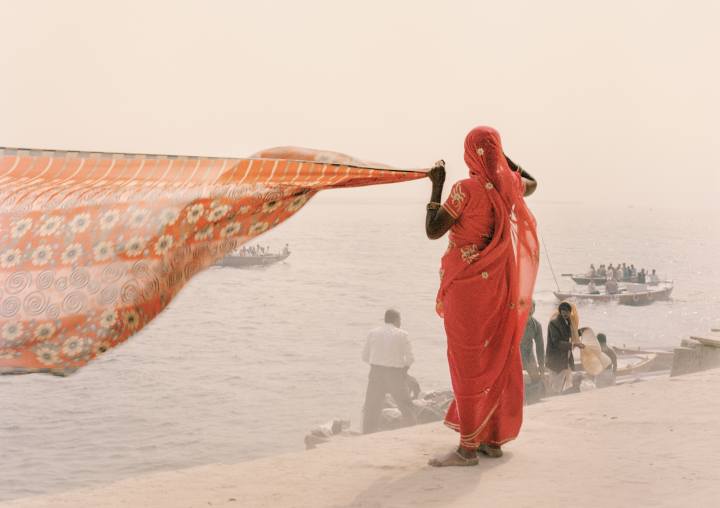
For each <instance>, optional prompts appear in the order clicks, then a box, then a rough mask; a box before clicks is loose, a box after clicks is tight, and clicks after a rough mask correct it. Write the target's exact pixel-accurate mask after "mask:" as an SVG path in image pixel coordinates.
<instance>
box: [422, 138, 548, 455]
mask: <svg viewBox="0 0 720 508" xmlns="http://www.w3.org/2000/svg"><path fill="white" fill-rule="evenodd" d="M465 162H466V164H467V165H468V168H469V170H470V175H469V178H467V179H464V180H460V181H459V182H457V183H455V185H453V187H452V190H451V191H450V195H449V197H448V198H447V200H446V201H445V203H444V204H442V205H441V204H440V199H441V196H442V189H443V184H444V182H445V164H444V162H442V161H439V162H438V163H436V165H435V167H433V169H432V170H431V171H430V173H429V174H428V176H429V178H430V180H431V181H432V193H431V197H430V202H429V203H428V205H427V207H426V209H427V212H426V218H425V232H426V234H427V236H428V238H430V239H438V238H441V237H442V236H443V235H445V233H447V232H448V231H449V232H450V235H449V236H450V238H449V244H448V248H447V250H446V251H445V254H444V255H443V257H442V261H441V269H440V289H439V291H438V295H437V298H436V311H437V313H438V315H440V316H441V317H442V318H443V320H444V324H445V332H446V335H447V356H448V363H449V365H450V378H451V380H452V387H453V393H454V400H453V402H452V403H451V405H450V407H449V408H448V411H447V414H446V416H445V424H446V425H447V426H448V427H450V428H451V429H453V430H455V431H457V432H458V433H459V434H460V444H459V446H458V448H457V449H456V450H454V451H452V452H450V453H449V454H447V455H444V456H441V457H437V458H433V459H431V460H430V461H429V464H430V465H432V466H436V467H440V466H472V465H476V464H477V463H478V455H477V452H478V451H480V452H482V453H484V454H486V455H488V456H492V457H500V456H501V455H502V449H501V445H502V444H504V443H506V442H508V441H510V440H512V439H514V438H515V437H517V435H518V433H519V432H520V426H521V424H522V408H523V375H522V359H521V357H520V340H521V338H522V334H523V332H524V330H525V323H526V321H527V316H528V313H529V311H530V305H531V301H532V291H533V287H534V285H535V277H536V275H537V266H538V262H539V250H538V240H537V233H536V226H535V218H534V217H533V215H532V213H531V212H530V210H529V209H528V208H527V205H526V204H525V200H524V196H527V195H530V194H532V192H533V191H534V190H535V188H536V186H537V183H536V181H535V179H534V178H533V177H532V176H530V175H529V174H528V173H527V172H525V171H524V170H523V169H522V168H521V167H520V166H518V165H517V164H515V163H514V162H513V161H511V160H510V159H509V158H508V157H506V156H505V154H504V152H503V149H502V143H501V141H500V135H499V134H498V132H497V131H496V130H495V129H493V128H490V127H477V128H475V129H473V130H472V131H470V133H469V134H468V135H467V137H466V138H465ZM515 239H516V240H517V241H516V242H514V241H513V240H515Z"/></svg>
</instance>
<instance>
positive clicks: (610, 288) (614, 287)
mask: <svg viewBox="0 0 720 508" xmlns="http://www.w3.org/2000/svg"><path fill="white" fill-rule="evenodd" d="M605 292H606V293H607V294H609V295H616V294H618V293H619V292H620V286H618V283H617V281H616V280H615V279H608V281H607V282H606V283H605Z"/></svg>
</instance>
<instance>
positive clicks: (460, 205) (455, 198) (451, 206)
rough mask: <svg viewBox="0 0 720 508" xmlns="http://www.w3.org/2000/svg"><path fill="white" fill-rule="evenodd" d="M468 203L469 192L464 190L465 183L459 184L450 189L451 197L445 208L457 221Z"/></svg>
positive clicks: (446, 201)
mask: <svg viewBox="0 0 720 508" xmlns="http://www.w3.org/2000/svg"><path fill="white" fill-rule="evenodd" d="M466 203H467V191H466V190H465V189H463V182H457V183H455V185H453V186H452V189H450V195H449V196H448V198H447V199H446V200H445V203H443V208H444V209H445V210H446V211H447V212H448V213H449V214H450V215H452V216H453V217H454V218H455V219H457V218H458V217H460V215H461V214H462V211H463V209H464V208H465V205H466Z"/></svg>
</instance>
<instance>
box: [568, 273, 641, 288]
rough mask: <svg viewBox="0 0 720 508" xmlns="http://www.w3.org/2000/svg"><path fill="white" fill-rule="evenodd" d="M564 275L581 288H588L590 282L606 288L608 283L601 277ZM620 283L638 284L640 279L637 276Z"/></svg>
mask: <svg viewBox="0 0 720 508" xmlns="http://www.w3.org/2000/svg"><path fill="white" fill-rule="evenodd" d="M562 275H563V277H570V278H571V279H572V280H573V282H574V283H575V284H577V285H579V286H587V285H588V284H590V281H592V282H593V284H595V285H596V286H604V285H605V282H606V281H607V279H606V278H605V277H604V276H600V275H593V276H590V275H583V274H573V273H564V274H562ZM618 282H621V283H622V282H630V283H637V282H638V278H637V276H635V277H630V278H629V279H622V280H619V281H618Z"/></svg>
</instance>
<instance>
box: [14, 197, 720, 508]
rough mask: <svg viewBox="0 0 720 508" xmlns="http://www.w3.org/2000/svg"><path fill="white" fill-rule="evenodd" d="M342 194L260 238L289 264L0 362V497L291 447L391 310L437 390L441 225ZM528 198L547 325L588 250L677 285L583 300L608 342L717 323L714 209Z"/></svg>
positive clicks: (343, 397)
mask: <svg viewBox="0 0 720 508" xmlns="http://www.w3.org/2000/svg"><path fill="white" fill-rule="evenodd" d="M390 187H392V186H390ZM342 192H345V191H332V192H329V193H326V194H327V195H328V196H329V197H326V195H325V194H321V195H320V196H318V197H317V198H315V199H314V200H313V202H311V203H310V204H309V205H308V206H307V207H306V208H305V209H303V210H302V211H301V212H300V213H299V214H298V215H297V216H295V217H293V218H292V219H291V220H289V221H288V222H287V223H285V224H283V225H282V226H280V227H278V228H277V229H276V230H273V231H271V232H269V233H268V234H267V235H265V236H263V237H261V241H262V243H263V244H267V245H270V246H272V247H273V248H274V250H279V249H280V248H282V246H283V245H284V244H285V243H289V244H290V248H291V251H292V255H291V256H290V257H289V258H288V260H287V261H286V262H284V263H281V264H277V265H274V266H270V267H266V268H263V269H245V270H241V269H232V268H211V269H209V270H207V271H205V272H203V273H201V274H199V275H198V276H197V277H196V278H195V279H193V281H192V282H191V283H190V284H189V285H188V286H187V287H186V288H185V289H184V290H183V291H182V292H181V293H180V295H179V296H178V297H177V298H176V300H174V301H173V302H172V303H171V305H170V306H169V308H168V309H167V310H166V311H165V312H164V313H163V314H161V315H160V316H159V317H158V318H157V319H156V320H155V321H154V322H153V323H151V325H150V326H148V327H147V328H146V329H145V330H143V332H142V333H140V334H139V335H138V336H136V337H134V338H132V339H131V340H130V341H128V342H127V343H126V344H124V345H122V346H121V347H118V348H117V349H115V350H112V351H110V352H108V353H107V354H105V355H104V356H103V357H101V358H100V359H98V360H96V361H95V362H93V363H91V364H90V365H88V366H87V367H85V368H84V369H82V370H80V371H78V372H77V373H76V374H74V375H72V376H70V377H68V378H57V377H52V376H45V375H32V376H3V377H0V404H1V407H2V413H1V414H0V454H1V455H2V458H3V460H2V461H1V462H0V500H7V499H11V498H16V497H22V496H27V495H34V494H42V493H50V492H57V491H62V490H67V489H71V488H76V487H79V486H85V485H93V484H98V483H104V482H110V481H113V480H117V479H121V478H124V477H128V476H136V475H140V474H143V473H144V472H148V471H157V470H167V469H178V468H185V467H190V466H195V465H200V464H207V463H232V462H239V461H244V460H249V459H251V458H255V457H259V456H265V455H271V454H275V453H283V452H288V451H295V450H301V449H303V436H304V435H305V433H306V432H307V431H308V430H309V429H310V428H311V427H312V426H313V425H316V424H318V423H322V422H324V421H326V420H328V419H330V418H332V417H336V416H338V417H344V418H348V417H350V418H351V419H352V420H353V425H354V426H357V424H358V421H359V415H360V406H361V405H362V402H363V395H364V390H365V383H366V376H367V367H366V365H364V364H363V363H362V362H361V361H360V353H361V350H362V345H363V342H364V339H365V335H366V333H367V331H368V330H369V329H370V328H372V327H374V326H376V325H378V324H379V323H380V322H381V321H382V316H383V313H384V311H385V309H386V308H387V307H395V308H397V309H398V310H400V312H401V313H402V318H403V327H404V328H405V329H406V330H407V331H408V332H409V333H410V337H411V339H412V342H413V346H414V350H415V356H416V363H415V365H414V366H413V368H412V370H411V373H412V374H414V375H415V376H416V377H417V378H418V380H419V381H420V383H421V386H422V387H423V388H425V389H434V388H443V389H444V388H447V387H448V386H449V376H448V372H447V364H446V362H445V337H444V333H443V328H442V322H441V320H440V319H439V318H438V317H437V316H436V315H435V314H434V297H435V292H436V291H437V283H438V277H437V269H438V265H439V258H440V255H441V254H442V252H443V250H444V249H445V242H446V240H445V239H443V240H438V241H434V242H432V241H429V240H427V239H426V238H425V235H424V231H423V221H424V204H423V203H422V202H420V203H413V204H409V203H393V202H392V199H389V198H388V196H391V193H389V191H382V192H380V193H379V194H377V195H379V196H381V197H380V199H375V203H372V202H371V200H370V199H369V197H370V196H371V194H369V193H365V194H363V193H358V194H357V195H358V196H360V201H350V200H349V199H348V200H343V199H342ZM345 195H347V196H355V195H354V194H345ZM364 196H367V197H368V199H366V200H365V202H362V200H363V199H365V198H364ZM378 202H380V203H382V204H377V203H378ZM534 211H535V213H536V216H537V218H538V220H539V223H540V225H541V233H542V235H543V238H544V240H545V242H546V243H545V245H546V247H547V254H548V255H549V257H548V256H547V255H545V252H543V257H542V267H541V272H540V275H539V278H538V283H537V291H536V300H537V311H536V317H537V318H539V319H540V321H541V322H542V323H543V325H545V324H546V323H547V320H548V318H549V316H550V314H551V313H552V311H553V308H554V306H555V305H556V302H555V298H554V296H553V294H552V290H553V289H554V288H555V281H554V278H553V274H552V271H551V269H550V268H551V266H552V268H554V270H555V272H556V274H557V275H558V276H559V274H560V273H562V272H580V271H584V270H585V269H586V267H587V266H589V264H590V263H591V262H593V263H595V264H596V266H597V265H598V264H600V263H605V264H608V263H613V264H617V263H618V262H626V263H634V264H635V265H636V266H638V267H645V268H656V269H657V270H658V272H659V273H660V274H661V275H662V276H665V277H667V278H671V279H673V280H674V281H675V285H676V286H675V290H674V293H673V298H672V300H670V301H667V302H656V303H654V304H653V305H651V306H648V307H639V308H636V307H624V306H619V305H616V304H581V305H580V307H579V310H580V314H581V324H582V325H585V326H591V327H592V328H593V329H594V330H595V331H597V332H599V331H602V332H605V333H606V334H607V336H608V341H609V342H610V343H611V344H616V345H623V344H625V345H627V346H652V347H672V346H675V345H677V344H678V343H679V341H680V340H681V339H682V338H683V337H687V336H688V335H689V334H691V333H703V332H706V331H708V330H709V328H710V327H714V326H718V324H720V316H719V315H718V307H719V306H718V303H720V298H719V292H718V288H719V287H720V268H719V266H718V263H717V261H716V258H717V253H718V252H720V235H719V234H718V232H720V223H719V222H718V218H717V216H716V215H710V214H704V215H703V214H699V213H695V212H689V211H680V212H678V211H668V210H659V209H656V210H651V209H646V208H632V207H625V208H613V209H608V208H600V207H591V206H587V205H582V204H577V203H574V204H573V203H564V204H562V203H554V204H553V203H539V204H535V205H534ZM548 259H550V260H551V261H552V265H551V264H550V263H549V262H548ZM558 282H559V283H560V284H561V285H562V286H564V287H567V286H569V285H570V284H568V280H567V279H563V278H559V281H558ZM450 437H451V436H450V435H449V440H450Z"/></svg>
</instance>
